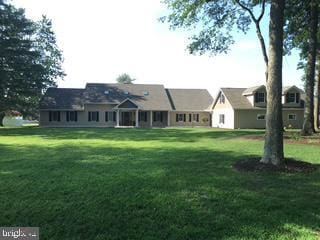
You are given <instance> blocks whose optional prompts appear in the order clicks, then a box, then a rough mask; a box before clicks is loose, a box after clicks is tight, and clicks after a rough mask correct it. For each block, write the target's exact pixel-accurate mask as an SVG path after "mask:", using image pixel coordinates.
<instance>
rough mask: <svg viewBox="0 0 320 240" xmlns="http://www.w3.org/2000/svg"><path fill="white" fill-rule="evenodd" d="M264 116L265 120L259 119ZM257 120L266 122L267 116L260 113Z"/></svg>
mask: <svg viewBox="0 0 320 240" xmlns="http://www.w3.org/2000/svg"><path fill="white" fill-rule="evenodd" d="M262 116H263V119H262V118H259V117H262ZM257 120H258V121H265V120H266V114H264V113H258V114H257Z"/></svg>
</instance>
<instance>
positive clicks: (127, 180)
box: [0, 128, 320, 240]
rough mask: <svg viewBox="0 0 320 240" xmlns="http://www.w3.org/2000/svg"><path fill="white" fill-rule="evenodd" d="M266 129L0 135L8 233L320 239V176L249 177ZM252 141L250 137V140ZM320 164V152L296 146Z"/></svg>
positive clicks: (0, 205)
mask: <svg viewBox="0 0 320 240" xmlns="http://www.w3.org/2000/svg"><path fill="white" fill-rule="evenodd" d="M262 135H263V132H262V131H253V130H251V131H250V130H247V131H242V130H239V131H227V130H213V129H49V128H48V129H41V128H22V129H0V166H1V167H0V213H1V214H0V226H21V227H24V226H33V227H40V234H41V236H40V239H41V240H44V239H59V240H61V239H70V240H72V239H96V240H102V239H103V240H115V239H119V240H120V239H121V240H122V239H137V240H141V239H150V240H151V239H159V240H160V239H161V240H164V239H181V240H187V239H194V240H209V239H290V240H291V239H319V238H320V171H319V169H318V170H317V171H315V172H313V173H310V174H284V173H281V174H280V173H272V174H271V173H240V172H237V171H235V170H234V169H233V168H232V167H231V165H232V164H233V163H235V162H236V161H238V160H241V159H245V158H251V157H257V156H260V155H261V153H262V148H263V142H262V140H261V139H260V138H259V137H257V138H256V139H255V136H262ZM247 136H249V137H248V138H246V137H247ZM285 153H286V157H289V158H295V159H297V160H303V161H308V162H311V163H316V164H320V148H319V146H315V145H307V144H293V143H290V144H286V145H285Z"/></svg>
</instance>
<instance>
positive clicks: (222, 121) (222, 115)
mask: <svg viewBox="0 0 320 240" xmlns="http://www.w3.org/2000/svg"><path fill="white" fill-rule="evenodd" d="M224 121H225V118H224V114H219V123H222V124H224Z"/></svg>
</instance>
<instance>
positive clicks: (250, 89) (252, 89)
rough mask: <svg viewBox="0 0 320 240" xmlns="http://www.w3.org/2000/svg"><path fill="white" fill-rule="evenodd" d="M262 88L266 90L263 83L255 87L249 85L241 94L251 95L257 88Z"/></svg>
mask: <svg viewBox="0 0 320 240" xmlns="http://www.w3.org/2000/svg"><path fill="white" fill-rule="evenodd" d="M260 89H263V90H264V91H265V90H266V87H265V86H264V85H259V86H255V87H250V88H247V89H245V90H244V91H243V93H242V95H244V96H247V95H252V94H254V93H255V92H256V91H257V90H260Z"/></svg>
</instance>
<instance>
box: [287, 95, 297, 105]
mask: <svg viewBox="0 0 320 240" xmlns="http://www.w3.org/2000/svg"><path fill="white" fill-rule="evenodd" d="M286 102H287V103H299V102H300V93H287V94H286Z"/></svg>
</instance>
